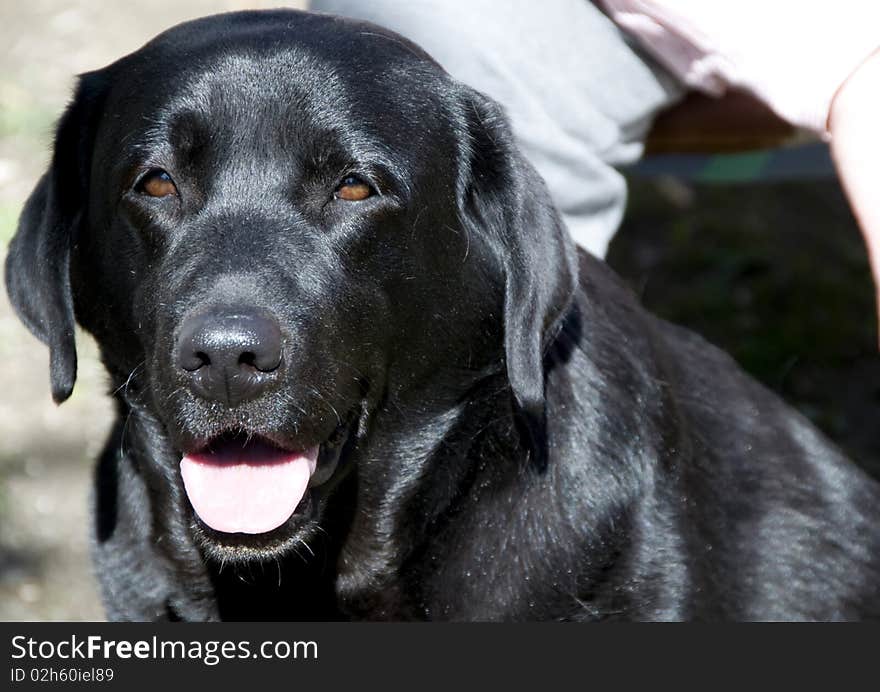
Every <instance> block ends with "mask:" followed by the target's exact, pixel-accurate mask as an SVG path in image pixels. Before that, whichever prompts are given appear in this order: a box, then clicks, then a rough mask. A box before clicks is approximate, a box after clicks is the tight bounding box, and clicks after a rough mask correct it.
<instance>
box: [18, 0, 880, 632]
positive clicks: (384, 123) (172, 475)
mask: <svg viewBox="0 0 880 692" xmlns="http://www.w3.org/2000/svg"><path fill="white" fill-rule="evenodd" d="M149 167H161V168H163V169H165V170H167V171H169V173H171V175H172V177H173V178H174V180H175V182H176V184H177V186H178V188H179V191H180V195H179V197H177V198H172V199H171V200H168V199H165V198H162V199H155V198H148V197H145V196H144V195H141V194H138V193H137V192H136V191H134V190H133V184H134V181H135V180H136V178H137V175H138V171H141V170H143V169H145V168H149ZM351 172H356V173H358V174H359V175H361V176H362V177H364V178H366V179H368V180H369V181H371V183H372V184H373V185H374V187H375V188H376V189H377V190H378V194H375V195H373V196H372V197H370V198H368V199H366V200H364V201H362V202H357V203H346V202H343V201H340V200H336V199H334V197H333V191H334V189H335V186H336V185H337V184H338V182H339V180H340V179H341V177H342V176H344V175H345V174H347V173H351ZM572 184H577V181H572ZM7 280H8V288H9V293H10V296H11V298H12V301H13V303H14V305H15V306H16V308H17V309H18V311H19V314H20V315H21V317H22V319H23V320H24V322H25V323H26V324H27V325H28V327H29V328H30V329H31V330H32V331H33V332H34V333H35V334H36V335H37V336H38V337H40V338H41V339H42V340H43V341H45V342H46V343H47V344H48V345H49V347H50V349H51V352H52V372H51V379H52V391H53V395H54V396H55V398H56V399H57V400H58V401H61V400H63V399H65V398H66V397H67V396H68V395H69V394H70V391H71V388H72V386H73V381H74V378H75V370H76V355H75V346H74V340H73V324H74V316H75V318H76V320H77V321H78V322H79V323H80V324H81V325H82V326H83V327H84V328H85V329H87V330H88V331H89V332H91V333H92V334H93V335H94V336H95V337H96V339H97V341H98V343H99V345H100V348H101V354H102V358H103V360H104V363H105V364H106V367H107V370H108V372H109V373H110V376H111V380H112V381H111V386H112V389H113V391H114V396H115V398H116V402H117V409H118V422H117V424H116V427H115V429H114V432H113V434H112V435H111V438H110V440H109V441H108V443H107V446H106V449H105V451H104V453H103V454H102V456H101V459H100V460H99V463H98V466H97V472H96V485H95V488H96V490H95V511H94V517H95V527H94V537H95V540H94V556H95V561H96V567H97V573H98V575H99V576H100V579H101V582H102V586H103V593H104V601H105V604H106V607H107V612H108V615H109V616H110V617H111V618H114V619H139V620H140V619H187V620H190V619H191V620H202V619H218V618H247V619H261V618H271V619H286V618H320V619H334V618H368V619H452V620H462V619H477V620H494V619H498V620H526V619H545V620H546V619H554V620H595V619H648V620H658V619H663V620H665V619H699V620H710V619H819V620H832V619H854V618H866V617H877V616H878V615H880V489H878V485H877V484H876V483H875V482H874V481H872V480H870V479H869V478H867V477H866V476H865V475H864V474H862V473H861V472H860V471H859V470H858V469H857V468H856V467H855V466H853V465H852V464H851V463H850V462H848V461H847V460H846V459H844V458H843V456H842V455H841V454H840V452H839V451H838V450H837V449H835V448H834V446H833V445H831V444H830V443H829V442H828V441H827V440H825V439H824V438H823V437H822V436H821V435H820V434H819V433H818V432H816V431H815V430H814V429H813V428H812V427H811V426H810V425H809V423H807V422H806V421H805V420H804V419H803V418H802V417H800V416H799V415H798V414H797V413H795V412H794V411H792V410H791V409H790V408H788V407H787V406H786V405H785V404H783V403H782V402H781V401H779V400H778V399H777V398H776V397H775V396H773V395H772V394H770V393H769V392H768V391H766V390H765V389H763V388H762V387H761V386H759V385H758V384H756V383H755V382H753V381H752V380H750V379H749V378H748V377H746V376H745V375H743V374H742V373H741V372H740V371H739V369H738V368H737V367H736V365H735V364H734V363H733V362H732V361H731V360H730V359H729V358H728V357H727V356H725V355H724V354H722V353H720V352H719V351H718V350H716V349H715V348H713V347H712V346H710V345H708V344H706V343H705V342H703V341H702V340H701V339H699V338H698V337H696V336H694V335H693V334H690V333H689V332H687V331H684V330H682V329H678V328H676V327H674V326H671V325H669V324H666V323H664V322H662V321H660V320H658V319H656V318H654V317H652V316H651V315H649V314H647V313H646V312H645V311H644V310H643V309H642V308H641V307H640V306H639V305H638V304H637V302H636V301H635V300H634V299H633V297H632V296H631V294H630V293H629V291H627V290H626V289H625V288H624V287H623V286H622V283H621V282H620V280H619V279H618V278H617V277H616V276H615V275H614V274H613V273H612V272H611V271H610V270H609V269H608V268H607V267H605V266H604V265H603V264H602V263H601V262H598V261H597V260H595V259H593V258H591V257H588V256H586V255H584V254H581V255H580V256H579V257H578V256H577V254H576V253H575V251H574V249H573V247H572V245H571V242H570V240H569V239H568V236H567V234H566V232H565V230H564V229H563V228H562V226H561V224H560V222H559V218H558V216H557V214H556V212H555V211H554V209H553V207H552V205H551V203H550V200H549V198H548V195H547V193H546V191H545V189H544V186H543V183H542V182H541V180H540V179H539V178H538V176H537V175H536V174H535V173H534V171H533V170H532V169H531V168H530V166H529V165H528V164H527V163H526V162H525V161H524V160H523V159H522V157H521V155H520V154H519V153H518V152H517V150H516V148H515V147H514V145H513V141H512V138H511V133H510V129H509V127H508V125H507V123H506V121H505V118H504V116H503V114H502V113H501V112H500V110H499V108H498V106H496V105H495V104H494V103H492V102H491V101H490V100H489V99H487V98H485V97H484V96H482V95H480V94H478V93H476V92H474V91H472V90H470V89H468V88H466V87H464V86H462V85H461V84H458V83H456V82H455V81H453V80H452V79H451V78H450V77H449V76H448V75H446V74H445V73H444V72H443V71H442V70H441V69H440V68H439V67H438V66H437V65H436V64H435V63H434V62H433V61H432V60H431V59H430V58H429V57H428V56H426V55H425V54H424V53H423V52H422V51H421V50H419V49H418V48H417V47H415V46H413V45H412V44H410V43H409V42H407V41H405V40H404V39H402V38H400V37H398V36H396V35H394V34H391V33H389V32H387V31H385V30H383V29H380V28H378V27H375V26H372V25H367V24H362V23H355V22H350V21H347V20H341V19H335V18H330V17H323V16H317V15H308V14H303V13H297V12H287V11H271V12H246V13H236V14H227V15H221V16H217V17H210V18H206V19H202V20H198V21H195V22H190V23H187V24H183V25H180V26H178V27H176V28H174V29H172V30H170V31H168V32H166V33H164V34H162V35H161V36H159V37H158V38H156V39H155V40H154V41H152V42H151V43H149V44H148V45H147V46H145V47H144V48H142V49H141V50H139V51H137V52H135V53H133V54H131V55H129V56H127V57H125V58H122V59H121V60H119V61H118V62H116V63H114V64H112V65H110V66H109V67H107V68H105V69H103V70H100V71H97V72H94V73H90V74H86V75H84V76H83V77H82V78H81V80H80V83H79V86H78V89H77V92H76V95H75V97H74V100H73V102H72V104H71V106H70V107H69V108H68V110H67V112H66V113H65V115H64V117H63V118H62V120H61V123H60V126H59V128H58V134H57V137H56V142H55V155H54V158H53V161H52V164H51V166H50V168H49V171H48V172H47V174H46V175H45V176H44V177H43V178H42V179H41V181H40V182H39V184H38V185H37V188H36V190H35V191H34V193H33V194H32V196H31V198H30V200H29V201H28V204H27V207H26V209H25V212H24V214H23V215H22V219H21V223H20V226H19V229H18V233H17V235H16V237H15V239H14V241H13V244H12V247H11V250H10V254H9V258H8V262H7ZM226 302H232V303H236V302H238V303H240V302H246V303H247V304H248V305H252V306H254V307H255V308H259V309H261V310H265V311H268V312H270V313H271V314H273V315H275V316H276V317H277V319H278V320H279V321H280V323H281V324H282V328H283V332H284V349H285V353H286V354H288V358H289V361H288V363H287V370H286V371H285V375H284V378H283V381H282V384H281V385H280V386H278V387H276V388H275V389H273V390H272V391H270V392H268V393H267V394H265V395H264V396H261V397H259V398H257V399H255V400H253V401H250V402H245V403H243V404H241V405H239V406H237V407H234V408H226V407H222V406H218V405H209V404H208V403H207V402H205V401H203V400H201V399H199V398H198V397H197V396H195V395H193V394H192V393H191V392H190V391H189V390H188V389H187V388H186V387H184V386H182V380H181V375H180V373H178V372H177V371H176V369H175V367H174V364H173V362H174V361H173V357H172V350H173V343H174V338H175V334H176V332H177V330H178V329H179V327H180V324H181V321H182V320H183V319H184V318H185V317H186V316H187V315H189V314H191V313H192V311H194V310H196V309H199V308H202V307H204V306H208V305H212V304H223V303H226ZM229 431H243V432H247V433H249V434H258V435H262V436H266V437H268V438H270V439H272V440H274V441H276V442H278V443H279V444H284V445H286V446H289V447H292V448H293V447H303V448H304V447H307V446H310V445H314V444H317V443H323V442H325V441H327V440H329V439H331V438H333V437H334V436H335V435H340V434H341V435H343V437H342V438H341V439H343V440H344V444H343V447H342V450H341V463H340V466H339V468H338V470H337V471H336V472H335V474H334V476H333V477H332V478H331V480H330V481H329V482H328V483H325V484H324V485H322V486H320V487H317V488H314V489H312V490H310V491H309V493H308V494H307V496H306V499H305V500H304V501H303V504H302V505H301V507H300V509H299V510H298V511H297V513H296V514H294V516H293V517H292V518H291V519H290V520H289V521H288V522H287V524H285V525H284V526H282V527H280V528H279V529H276V530H275V531H273V532H271V533H270V534H264V535H261V536H255V537H246V536H243V535H233V536H230V535H223V534H218V533H216V532H213V531H211V530H210V529H208V528H207V527H206V526H204V525H202V524H201V523H200V522H199V521H198V520H197V519H196V518H195V517H194V513H193V510H192V508H191V506H190V505H189V502H188V500H187V498H186V496H185V494H184V492H183V488H182V482H181V478H180V472H179V468H178V463H179V461H180V458H181V455H182V454H183V453H185V452H186V451H187V450H189V449H192V448H193V447H197V446H198V445H200V444H204V443H205V441H206V440H209V439H211V438H212V437H213V436H216V435H218V434H221V433H225V432H229ZM340 431H342V432H341V433H340Z"/></svg>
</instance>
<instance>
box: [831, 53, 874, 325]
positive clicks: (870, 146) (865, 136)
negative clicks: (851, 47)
mask: <svg viewBox="0 0 880 692" xmlns="http://www.w3.org/2000/svg"><path fill="white" fill-rule="evenodd" d="M878 122H880V50H878V51H875V52H874V53H873V54H872V55H871V56H870V57H869V58H868V59H867V60H865V62H863V63H862V64H861V65H860V66H859V68H858V69H857V70H856V71H855V72H853V73H852V75H850V77H849V78H848V79H847V80H846V82H844V84H843V86H841V87H840V89H839V90H838V92H837V94H836V95H835V97H834V101H833V102H832V104H831V114H830V116H829V118H828V131H829V132H830V134H831V154H832V157H833V158H834V163H835V165H836V166H837V172H838V175H839V176H840V179H841V181H842V183H843V188H844V190H845V191H846V195H847V198H848V199H849V203H850V206H851V207H852V210H853V213H854V214H855V217H856V220H857V221H858V223H859V228H860V229H861V231H862V235H863V236H864V238H865V244H866V245H867V248H868V257H869V259H870V261H871V272H872V274H873V276H874V287H875V292H876V295H877V306H878V311H880V194H878V185H880V159H878V157H877V150H878V144H880V131H878V128H877V123H878Z"/></svg>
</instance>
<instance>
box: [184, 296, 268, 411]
mask: <svg viewBox="0 0 880 692" xmlns="http://www.w3.org/2000/svg"><path fill="white" fill-rule="evenodd" d="M176 357H177V365H178V367H180V368H181V369H182V370H183V371H184V373H185V374H186V376H187V379H188V381H189V385H190V388H191V389H192V390H193V391H194V392H195V393H196V394H198V395H199V396H201V397H204V398H205V399H211V400H213V401H219V402H222V403H225V404H227V405H229V406H236V405H237V404H239V403H241V402H243V401H247V400H249V399H253V398H255V397H257V396H259V395H260V394H261V393H263V392H264V391H265V390H266V389H267V387H269V386H270V385H271V384H272V382H273V381H274V380H275V378H276V376H277V372H278V368H279V366H280V365H281V329H280V328H279V326H278V323H277V322H276V321H275V320H274V319H272V318H271V317H268V316H266V315H265V314H263V313H259V312H255V311H253V310H239V309H234V308H225V309H215V310H211V311H208V312H203V313H200V314H198V315H195V316H194V317H190V318H189V319H187V320H186V321H185V322H184V323H183V326H182V327H181V329H180V334H179V336H178V339H177V355H176Z"/></svg>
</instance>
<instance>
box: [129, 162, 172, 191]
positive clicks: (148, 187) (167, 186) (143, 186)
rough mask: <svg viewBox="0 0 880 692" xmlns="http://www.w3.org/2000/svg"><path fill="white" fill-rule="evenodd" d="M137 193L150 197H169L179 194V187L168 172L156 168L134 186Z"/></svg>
mask: <svg viewBox="0 0 880 692" xmlns="http://www.w3.org/2000/svg"><path fill="white" fill-rule="evenodd" d="M134 189H135V191H136V192H140V193H141V194H142V195H149V196H150V197H169V196H171V195H176V194H177V187H176V186H175V185H174V181H173V180H172V179H171V176H170V175H168V173H167V172H166V171H163V170H162V169H161V168H154V169H153V170H151V171H148V172H147V174H146V175H144V176H143V177H142V178H141V179H140V180H138V182H137V184H136V185H135V186H134Z"/></svg>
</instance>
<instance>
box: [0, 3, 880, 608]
mask: <svg viewBox="0 0 880 692" xmlns="http://www.w3.org/2000/svg"><path fill="white" fill-rule="evenodd" d="M245 4H246V5H248V6H250V7H258V6H260V4H259V3H239V2H225V3H223V2H211V1H209V0H200V1H198V2H187V3H185V4H184V3H180V2H173V1H169V0H153V2H150V3H142V4H139V3H107V2H104V1H102V0H91V1H84V0H78V1H71V2H65V3H63V7H62V3H59V2H49V1H47V0H31V1H30V2H28V3H15V4H13V3H6V4H5V5H4V6H3V7H2V8H0V45H3V46H4V50H5V56H4V70H3V71H2V73H0V255H5V247H6V245H7V243H8V240H9V238H10V237H11V235H12V233H13V231H14V228H15V223H16V219H17V217H18V213H19V211H20V208H21V204H22V202H23V200H24V198H25V197H26V195H27V194H28V192H29V191H30V189H31V188H32V187H33V185H34V182H35V181H36V179H37V177H38V176H39V174H40V173H41V172H42V170H43V168H44V167H45V165H46V161H47V158H48V151H49V145H50V140H51V128H52V123H53V121H54V119H55V118H56V117H57V115H58V113H59V112H60V110H61V109H62V108H63V105H64V103H65V101H66V99H67V97H68V93H69V90H70V87H71V85H72V81H73V75H74V74H75V73H78V72H82V71H86V70H89V69H93V68H96V67H100V66H102V65H104V64H106V63H107V62H109V61H111V60H112V59H114V58H116V57H118V56H120V55H122V54H124V53H126V52H129V51H131V50H133V49H135V48H137V47H138V46H139V45H141V44H142V43H143V42H144V41H146V40H147V39H149V38H150V37H151V36H152V35H154V34H155V33H157V32H158V31H160V30H161V29H162V28H164V27H167V26H170V25H172V24H175V23H177V22H178V21H181V20H183V19H186V18H189V17H194V16H199V15H203V14H208V13H210V12H215V11H223V10H227V9H236V8H237V7H240V6H244V5H245ZM609 261H610V263H611V264H612V265H613V266H614V267H615V268H617V269H618V271H620V272H621V273H622V274H623V275H624V276H626V277H627V278H628V279H629V280H630V282H631V283H632V285H633V287H634V289H635V290H636V291H637V292H638V293H639V294H640V295H641V296H642V298H643V300H644V302H645V303H646V304H647V305H648V307H650V308H651V309H653V310H655V311H657V312H658V313H660V314H662V315H663V316H665V317H667V318H669V319H672V320H673V321H676V322H679V323H682V324H687V325H689V326H691V327H692V328H694V329H696V330H697V331H699V332H701V333H702V334H704V335H705V336H707V337H708V338H709V339H710V340H711V341H713V342H715V343H716V344H718V345H720V346H722V347H723V348H725V349H727V350H728V351H730V352H731V353H732V354H733V355H734V356H735V357H736V358H737V359H738V360H739V361H740V363H742V364H743V366H744V367H746V369H748V370H749V371H750V372H752V373H753V374H755V375H756V376H757V377H758V378H760V379H761V380H762V381H764V382H765V383H767V384H768V385H769V386H770V387H772V388H774V389H776V390H777V391H779V392H780V393H781V394H782V395H783V396H784V397H786V398H787V399H788V400H789V401H790V402H792V403H793V404H794V405H795V406H797V407H798V408H799V409H800V410H801V411H803V412H804V413H805V414H806V415H807V416H809V417H810V418H811V419H812V420H813V421H815V422H816V423H817V424H818V425H819V426H820V427H821V428H822V429H823V430H824V431H825V432H826V433H827V434H828V435H829V436H830V437H832V438H833V439H835V440H836V441H837V442H838V443H839V444H841V445H842V446H843V447H844V449H845V450H846V451H847V452H848V453H849V454H850V455H851V456H852V457H853V458H854V459H855V460H856V461H857V462H858V463H860V464H861V465H863V466H864V467H865V468H867V469H868V470H869V471H870V472H872V473H873V474H874V475H875V476H880V436H877V435H876V433H875V429H874V428H873V423H874V422H875V421H876V420H878V408H880V358H878V356H877V348H876V344H877V332H876V326H875V324H876V320H875V309H874V302H873V294H872V289H871V282H870V275H869V272H868V265H867V261H866V258H865V254H864V250H863V246H862V243H861V240H860V238H859V235H858V232H857V230H856V227H855V224H854V222H853V219H852V217H851V215H850V213H849V211H848V209H847V206H846V203H845V201H844V199H843V197H842V195H841V193H840V190H839V188H838V186H837V184H836V183H835V182H834V181H833V180H828V181H824V182H810V183H787V184H776V185H740V186H735V187H731V186H724V187H722V186H688V185H684V184H682V183H681V182H678V181H675V180H671V179H670V180H665V179H664V180H657V179H652V180H647V181H645V180H634V181H633V184H632V200H631V203H630V210H629V213H628V216H627V219H626V221H625V224H624V228H623V230H622V231H621V233H620V234H619V235H618V237H617V239H616V240H615V242H614V244H613V246H612V249H611V253H610V255H609ZM78 338H79V341H78V343H79V354H80V369H79V379H78V381H77V386H76V390H75V391H74V394H73V396H72V397H71V399H70V400H69V401H68V402H67V403H65V404H64V406H62V407H56V406H54V405H53V404H52V402H51V400H50V397H49V386H48V354H47V352H46V349H45V347H44V346H42V345H41V344H40V343H39V342H37V341H36V340H35V339H34V338H33V337H31V336H30V335H29V334H28V333H27V332H26V331H25V330H24V328H23V327H22V326H21V325H20V324H19V322H18V321H17V319H16V318H15V316H14V315H13V313H12V309H11V307H10V306H9V303H8V301H7V300H6V297H5V293H3V292H2V291H0V382H2V383H3V391H2V394H0V620H17V619H24V620H48V619H63V620H79V619H100V618H101V617H102V612H101V608H100V604H99V601H98V598H97V595H96V590H95V584H94V580H93V578H92V575H91V573H90V567H89V561H88V548H87V535H88V511H87V507H88V493H89V477H90V474H91V465H92V460H93V458H94V457H95V455H96V453H97V452H98V450H99V449H100V447H101V445H102V444H103V441H104V435H105V434H106V430H107V427H108V424H109V420H110V411H111V405H110V399H109V397H108V396H107V395H106V394H105V392H106V389H107V387H106V379H105V376H104V374H103V371H102V368H101V365H100V363H99V362H98V360H97V358H96V350H95V347H94V344H93V343H92V342H91V341H90V340H89V338H88V337H87V336H86V335H83V334H80V335H79V337H78Z"/></svg>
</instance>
